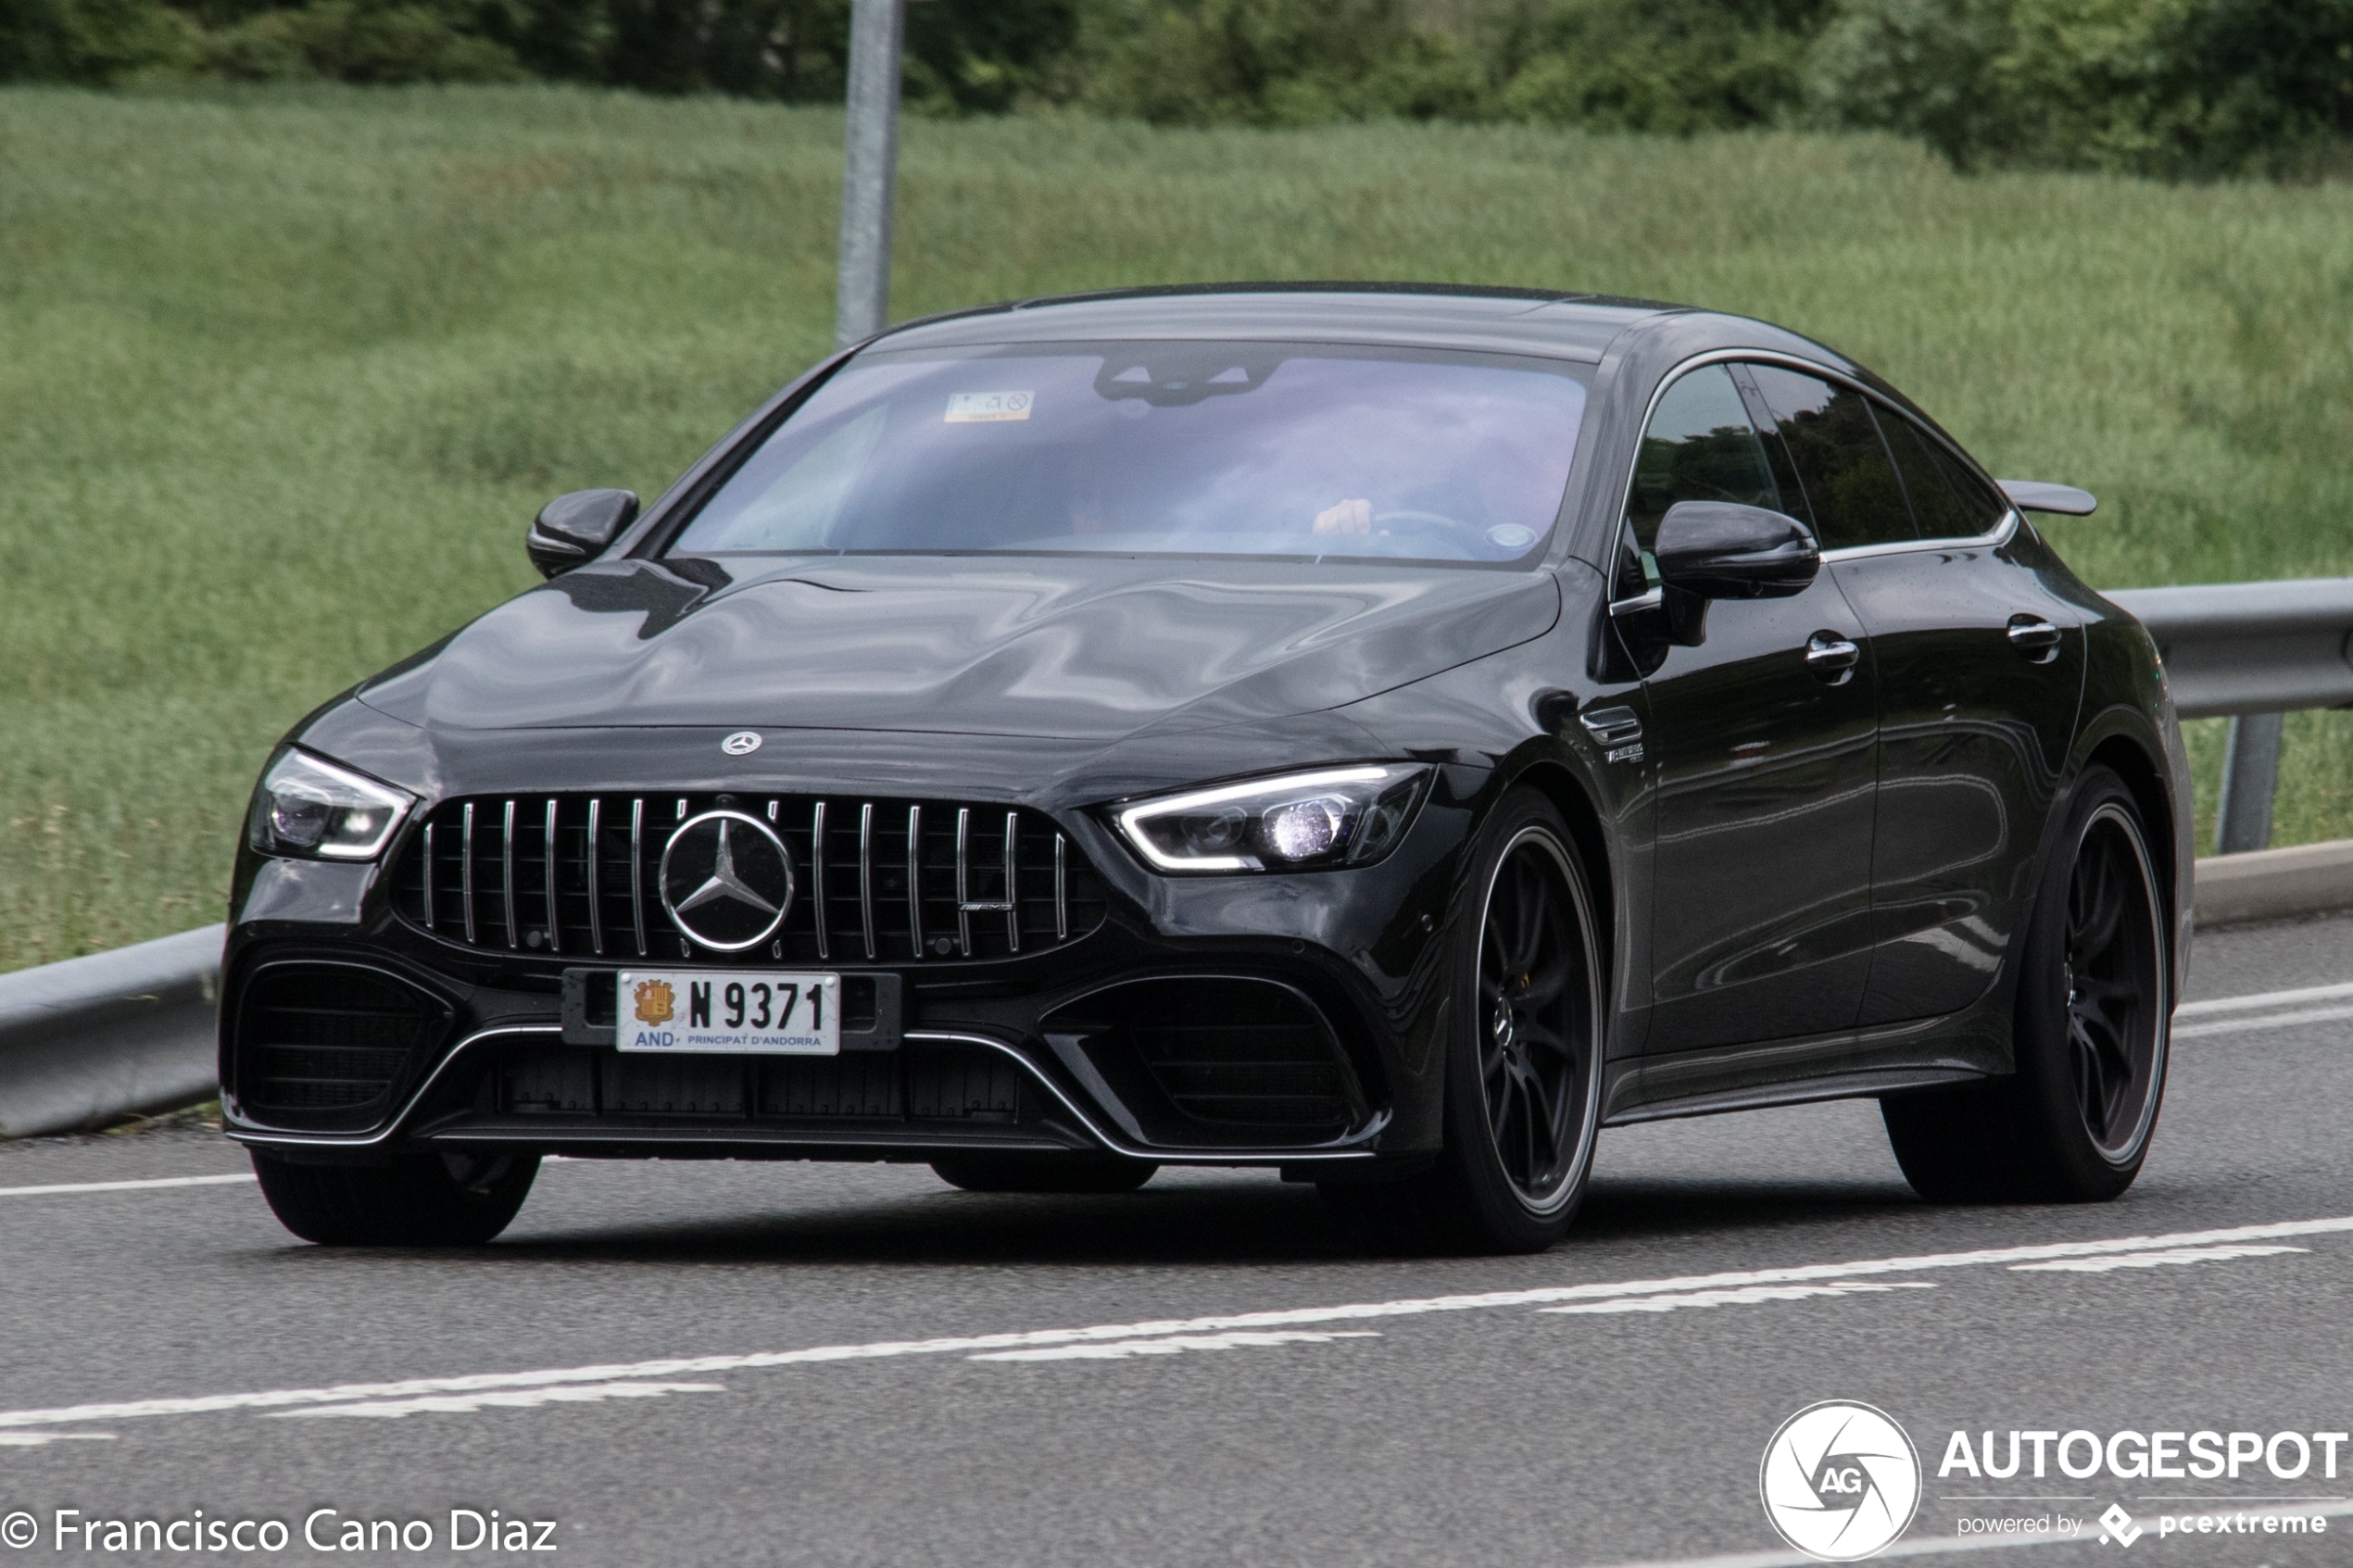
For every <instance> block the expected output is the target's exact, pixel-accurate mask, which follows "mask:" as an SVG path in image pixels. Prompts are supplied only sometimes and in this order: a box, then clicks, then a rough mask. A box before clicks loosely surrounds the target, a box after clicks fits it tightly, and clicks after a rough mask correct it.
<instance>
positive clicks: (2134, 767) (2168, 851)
mask: <svg viewBox="0 0 2353 1568" xmlns="http://www.w3.org/2000/svg"><path fill="white" fill-rule="evenodd" d="M2083 763H2084V766H2085V767H2087V768H2106V769H2108V771H2111V772H2113V773H2114V774H2116V776H2117V777H2119V778H2120V779H2122V780H2123V781H2124V787H2125V788H2126V789H2128V790H2131V791H2132V792H2133V804H2134V805H2136V806H2138V807H2139V808H2140V809H2141V820H2142V822H2144V823H2145V824H2146V826H2147V829H2148V831H2147V833H2146V834H2145V837H2146V839H2147V840H2148V849H2149V853H2150V854H2151V855H2153V856H2155V857H2156V858H2157V863H2158V867H2157V883H2158V893H2159V896H2160V897H2163V898H2164V900H2165V913H2166V922H2167V926H2168V929H2171V924H2172V920H2173V917H2175V916H2176V915H2178V914H2180V913H2181V911H2180V910H2179V909H2175V908H2174V907H2173V904H2174V886H2175V878H2176V876H2177V875H2178V873H2179V872H2180V871H2181V867H2180V866H2179V865H2177V864H2176V863H2175V850H2174V829H2175V828H2176V827H2177V826H2178V825H2179V824H2178V823H2176V822H2174V820H2173V797H2172V795H2171V792H2170V791H2169V790H2168V789H2167V788H2166V787H2165V772H2164V770H2163V769H2162V767H2161V766H2160V765H2159V764H2158V761H2157V759H2155V758H2153V757H2151V756H2150V755H2149V753H2148V751H2147V749H2146V748H2145V746H2142V745H2141V743H2140V742H2138V741H2137V740H2135V739H2133V737H2132V736H2131V735H2129V734H2121V733H2119V734H2111V735H2109V736H2108V737H2107V738H2106V739H2104V740H2101V741H2099V742H2098V743H2096V744H2095V745H2094V746H2093V747H2092V749H2091V751H2090V753H2089V754H2087V755H2086V756H2085V757H2084V759H2083Z"/></svg>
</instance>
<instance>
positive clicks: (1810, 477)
mask: <svg viewBox="0 0 2353 1568" xmlns="http://www.w3.org/2000/svg"><path fill="white" fill-rule="evenodd" d="M1746 369H1747V370H1748V373H1749V374H1750V376H1751V377H1752V378H1753V379H1754V381H1755V385H1756V389H1757V391H1758V392H1759V393H1760V394H1762V395H1763V397H1764V400H1765V406H1766V408H1767V409H1768V411H1769V412H1770V413H1771V415H1772V418H1773V422H1774V426H1775V428H1776V430H1777V432H1778V433H1779V434H1780V439H1781V442H1782V444H1783V445H1785V446H1786V447H1787V448H1788V450H1789V456H1790V460H1791V463H1792V464H1793V466H1794V467H1795V469H1796V470H1797V478H1798V483H1799V485H1800V487H1801V488H1803V489H1804V491H1805V492H1806V501H1807V503H1808V504H1809V505H1810V506H1811V508H1812V510H1813V516H1814V529H1815V533H1816V535H1817V536H1818V539H1819V541H1820V544H1821V546H1822V548H1823V549H1825V550H1843V549H1849V548H1852V547H1854V546H1857V545H1893V544H1899V543H1908V542H1910V541H1912V540H1916V539H1918V538H1919V530H1918V529H1916V528H1915V527H1914V526H1913V523H1912V513H1911V508H1909V507H1908V506H1906V504H1905V499H1904V486H1903V483H1902V482H1901V481H1899V480H1898V479H1897V478H1896V476H1895V465H1894V463H1893V462H1892V461H1890V460H1889V458H1888V454H1887V444H1886V443H1885V442H1883V441H1882V440H1881V439H1880V431H1879V422H1878V420H1875V419H1874V418H1873V417H1872V414H1871V405H1870V399H1869V398H1867V397H1865V396H1864V395H1862V394H1861V393H1859V392H1856V391H1855V390H1853V389H1852V388H1850V387H1843V386H1836V385H1833V384H1831V383H1829V382H1826V381H1824V380H1822V379H1821V378H1820V377H1818V376H1809V375H1806V374H1803V373H1801V372H1799V371H1796V370H1785V369H1783V368H1782V367H1780V366H1779V365H1752V366H1749V367H1746ZM1783 509H1784V510H1786V509H1788V508H1783Z"/></svg>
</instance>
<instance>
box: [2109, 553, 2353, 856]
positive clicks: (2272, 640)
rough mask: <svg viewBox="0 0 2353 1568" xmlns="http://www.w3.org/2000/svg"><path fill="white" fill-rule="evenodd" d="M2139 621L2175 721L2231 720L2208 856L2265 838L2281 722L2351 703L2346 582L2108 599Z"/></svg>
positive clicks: (2352, 601) (2351, 585)
mask: <svg viewBox="0 0 2353 1568" xmlns="http://www.w3.org/2000/svg"><path fill="white" fill-rule="evenodd" d="M2108 597H2109V598H2110V599H2112V600H2114V601H2115V602H2116V603H2117V604H2120V605H2121V606H2123V607H2124V608H2126V609H2129V610H2131V611H2132V612H2133V614H2134V615H2135V616H2138V617H2139V618H2140V621H2141V623H2142V624H2143V625H2145V626H2146V627H2147V628H2148V629H2149V633H2150V635H2152V636H2154V637H2155V638H2156V639H2157V649H2158V655H2159V656H2160V657H2161V658H2163V659H2164V660H2165V675H2166V682H2167V684H2169V685H2171V687H2172V689H2173V706H2174V707H2175V709H2178V710H2179V711H2180V713H2181V715H2182V717H2183V718H2184V719H2219V718H2224V717H2227V718H2228V719H2229V720H2230V721H2231V738H2230V745H2229V748H2228V750H2227V752H2226V753H2225V755H2224V758H2223V763H2222V795H2221V802H2220V804H2219V809H2218V810H2217V813H2216V816H2217V821H2216V826H2215V844H2214V847H2215V851H2216V852H2217V853H2218V854H2223V855H2235V854H2241V853H2245V852H2246V851H2248V850H2254V849H2261V848H2263V847H2266V846H2267V845H2269V844H2270V843H2271V802H2272V800H2273V798H2274V797H2276V796H2277V795H2278V793H2279V781H2280V735H2281V730H2282V724H2281V720H2282V716H2283V715H2284V714H2286V713H2290V712H2293V711H2295V710H2296V709H2306V708H2346V707H2353V577H2312V578H2297V579H2293V580H2290V581H2287V582H2284V583H2214V584H2208V585H2204V586H2198V587H2186V588H2128V589H2124V590H2122V591H2120V592H2118V593H2113V594H2110V595H2108Z"/></svg>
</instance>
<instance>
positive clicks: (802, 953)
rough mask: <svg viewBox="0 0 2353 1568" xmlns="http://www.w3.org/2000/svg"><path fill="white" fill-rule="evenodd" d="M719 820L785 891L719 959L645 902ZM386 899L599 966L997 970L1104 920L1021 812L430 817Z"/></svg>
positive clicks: (455, 926)
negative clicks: (668, 849) (703, 823)
mask: <svg viewBox="0 0 2353 1568" xmlns="http://www.w3.org/2000/svg"><path fill="white" fill-rule="evenodd" d="M720 808H727V809H734V810H737V811H742V812H746V813H749V814H751V815H755V816H758V817H761V818H762V819H764V820H765V821H766V822H768V823H769V824H770V825H771V827H773V828H774V831H775V833H776V834H777V836H778V837H779V838H780V839H781V840H782V841H783V842H784V845H785V848H786V855H787V856H788V857H789V858H790V859H791V860H792V864H793V875H794V882H795V894H794V897H793V900H792V904H791V906H790V908H789V909H787V910H786V918H785V922H784V924H783V925H782V926H781V927H780V928H779V929H778V930H777V932H776V933H775V935H774V938H773V939H772V940H770V941H765V942H762V943H761V944H760V945H759V946H758V947H754V948H751V949H749V951H745V952H740V953H733V954H724V953H714V952H708V951H703V950H701V949H700V948H699V947H698V945H697V944H695V943H693V942H692V941H690V940H689V939H688V937H687V936H686V934H685V933H683V932H681V931H680V930H679V929H678V926H677V924H676V922H673V920H672V919H671V918H670V914H669V911H668V910H667V909H664V908H663V907H662V901H661V892H660V886H661V857H662V850H663V848H664V847H665V846H666V845H667V844H668V843H669V841H670V836H671V834H672V833H673V831H675V829H676V828H677V826H678V824H680V823H682V822H687V821H690V820H691V819H693V818H694V817H696V816H698V815H699V814H701V813H702V812H705V811H708V810H711V809H720ZM911 845H912V851H911V848H910V846H911ZM911 892H912V897H911ZM393 897H394V905H395V908H396V909H397V910H398V911H399V914H400V917H401V919H403V920H404V921H406V922H408V923H409V924H410V925H412V926H415V927H417V928H418V929H420V930H422V931H426V932H429V933H431V934H432V935H435V936H438V937H440V938H442V939H443V940H445V941H450V942H456V943H459V944H461V945H462V946H465V947H474V948H479V949H484V950H495V951H501V952H523V953H531V954H535V955H560V956H564V957H573V956H578V957H595V958H610V959H617V960H627V959H648V958H650V959H674V958H698V960H700V961H709V960H713V959H718V960H723V961H724V960H736V961H742V962H773V961H791V962H799V963H811V962H817V963H858V962H875V963H904V962H909V961H912V960H957V959H1000V958H1006V957H1011V956H1013V955H1015V954H1021V953H1032V952H1038V951H1040V950H1043V949H1048V948H1052V947H1059V946H1062V945H1063V944H1064V943H1068V942H1074V941H1076V940H1077V939H1078V938H1079V937H1081V936H1084V935H1087V934H1088V932H1090V931H1092V930H1093V929H1094V928H1095V927H1096V926H1098V925H1100V924H1101V923H1102V920H1103V914H1104V897H1103V890H1102V884H1101V881H1100V880H1099V879H1098V878H1097V877H1096V875H1095V873H1094V872H1093V870H1092V869H1091V868H1090V867H1089V866H1088V864H1087V863H1086V860H1085V859H1084V857H1083V856H1081V855H1080V854H1079V852H1078V850H1077V849H1076V847H1075V846H1073V845H1072V844H1071V843H1070V842H1069V840H1068V838H1067V837H1066V836H1065V835H1064V834H1063V833H1062V832H1061V830H1060V829H1058V828H1057V827H1056V826H1055V825H1054V823H1053V822H1052V820H1051V818H1048V817H1045V816H1043V815H1041V814H1039V813H1038V812H1035V811H1027V810H1020V809H1009V808H1007V807H1004V806H1001V805H1000V806H984V805H968V804H963V803H958V802H953V801H950V802H940V801H928V800H925V801H918V800H903V799H901V800H875V799H858V798H851V799H842V798H837V797H825V798H822V799H821V798H817V797H805V796H765V795H749V794H746V795H684V796H681V795H663V796H651V795H535V796H522V795H517V796H492V797H473V798H470V799H458V800H449V801H445V802H443V803H442V804H441V805H439V806H436V807H434V809H433V811H432V812H431V813H430V814H429V815H428V816H427V817H426V819H425V822H424V825H423V828H422V831H421V832H418V833H416V834H412V835H411V837H410V839H409V845H408V847H407V848H406V849H405V850H404V851H403V852H402V854H401V857H400V859H399V862H398V864H397V866H396V870H395V873H394V879H393Z"/></svg>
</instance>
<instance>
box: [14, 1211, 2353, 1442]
mask: <svg viewBox="0 0 2353 1568" xmlns="http://www.w3.org/2000/svg"><path fill="white" fill-rule="evenodd" d="M2348 1232H2353V1215H2340V1216H2336V1217H2333V1218H2328V1219H2313V1220H2286V1221H2282V1222H2278V1223H2271V1224H2259V1225H2235V1226H2232V1227H2229V1228H2227V1229H2221V1230H2206V1231H2182V1232H2177V1233H2174V1234H2171V1235H2167V1236H2116V1237H2111V1238H2108V1239H2106V1240H2100V1241H2057V1242H2045V1243H2040V1244H2036V1245H2032V1246H2025V1247H1997V1248H1980V1249H1977V1250H1973V1251H1968V1252H1939V1253H1928V1254H1923V1255H1919V1256H1913V1257H1903V1258H1869V1259H1859V1260H1856V1261H1850V1262H1842V1263H1808V1264H1800V1265H1797V1266H1795V1267H1791V1268H1782V1269H1752V1270H1743V1271H1742V1272H1740V1273H1715V1274H1694V1275H1688V1276H1683V1277H1680V1278H1673V1279H1652V1280H1620V1281H1612V1282H1607V1283H1602V1282H1595V1283H1591V1284H1583V1285H1557V1286H1539V1287H1536V1288H1533V1289H1527V1290H1496V1291H1485V1292H1481V1293H1478V1294H1475V1295H1461V1296H1424V1297H1409V1298H1403V1299H1400V1300H1394V1301H1356V1302H1347V1303H1342V1304H1340V1305H1335V1306H1324V1307H1295V1308H1288V1309H1282V1310H1277V1311H1252V1312H1232V1313H1224V1314H1219V1315H1216V1316H1211V1317H1197V1318H1170V1319H1165V1320H1162V1321H1157V1322H1150V1323H1101V1324H1096V1325H1094V1326H1091V1327H1087V1328H1041V1329H1030V1330H1026V1331H1020V1332H1014V1333H1005V1334H974V1335H955V1336H943V1337H940V1338H936V1339H889V1340H879V1341H875V1342H873V1343H870V1344H863V1345H818V1346H812V1347H809V1348H805V1349H796V1350H763V1351H754V1352H751V1353H749V1354H735V1355H713V1356H680V1357H668V1358H664V1359H661V1360H658V1361H634V1362H627V1363H622V1364H607V1365H597V1366H578V1367H551V1368H545V1369H541V1370H537V1371H532V1372H510V1373H476V1374H467V1375H463V1376H456V1377H422V1378H408V1379H403V1380H400V1381H396V1382H386V1383H346V1384H337V1385H333V1386H326V1387H318V1388H272V1389H262V1390H258V1391H255V1392H250V1393H237V1394H202V1395H197V1396H195V1397H193V1398H166V1399H127V1400H111V1401H107V1402H105V1403H94V1404H82V1405H68V1406H63V1407H58V1408H54V1409H46V1410H16V1411H0V1431H6V1430H19V1429H22V1428H26V1427H44V1426H57V1425H62V1424H70V1423H76V1422H95V1421H106V1422H117V1421H136V1420H143V1419H147V1418H152V1417H161V1416H174V1415H202V1414H208V1413H213V1412H218V1411H267V1410H289V1409H296V1408H301V1407H305V1406H318V1405H347V1404H353V1403H358V1402H366V1401H372V1400H385V1399H421V1398H425V1397H428V1396H433V1395H440V1394H474V1393H481V1392H486V1391H496V1390H500V1389H528V1388H553V1387H562V1386H584V1385H589V1384H598V1383H614V1382H620V1381H637V1380H645V1379H657V1380H661V1379H674V1378H689V1377H695V1376H698V1375H709V1374H716V1373H727V1372H743V1371H750V1370H754V1369H759V1368H767V1367H784V1366H807V1365H814V1364H819V1363H824V1362H832V1361H887V1360H894V1359H897V1358H900V1357H906V1356H937V1355H963V1356H967V1357H969V1356H972V1355H974V1354H975V1352H987V1351H996V1350H1022V1349H1029V1348H1042V1347H1047V1346H1061V1345H1089V1344H1094V1345H1103V1344H1111V1343H1114V1342H1116V1341H1120V1340H1135V1339H1164V1338H1168V1337H1171V1336H1179V1335H1199V1336H1206V1335H1218V1334H1227V1333H1232V1332H1236V1331H1243V1332H1254V1331H1258V1330H1276V1329H1292V1328H1304V1327H1311V1326H1317V1325H1323V1324H1337V1323H1363V1322H1367V1321H1378V1320H1380V1319H1387V1318H1405V1317H1419V1316H1424V1315H1428V1314H1431V1313H1446V1312H1471V1311H1497V1310H1503V1309H1509V1308H1516V1307H1549V1306H1554V1305H1560V1304H1565V1303H1567V1302H1574V1301H1603V1300H1611V1299H1617V1298H1629V1297H1637V1296H1663V1295H1669V1294H1686V1295H1687V1294H1690V1293H1692V1292H1695V1291H1707V1290H1736V1289H1744V1288H1747V1287H1749V1286H1782V1285H1814V1284H1824V1283H1830V1282H1833V1281H1841V1280H1853V1279H1860V1278H1869V1277H1872V1276H1884V1275H1889V1274H1913V1273H1923V1272H1926V1271H1930V1270H1942V1269H1962V1268H1982V1267H1986V1266H1989V1265H2003V1264H2018V1263H2033V1262H2043V1261H2056V1260H2057V1259H2062V1258H2108V1257H2117V1256H2121V1255H2127V1254H2134V1253H2139V1254H2146V1253H2151V1252H2158V1251H2164V1250H2169V1249H2172V1248H2192V1247H2227V1246H2233V1245H2236V1244H2238V1243H2243V1242H2250V1243H2263V1242H2271V1241H2280V1240H2284V1239H2287V1238H2290V1237H2301V1236H2340V1235H2345V1234H2347V1233H2348Z"/></svg>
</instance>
